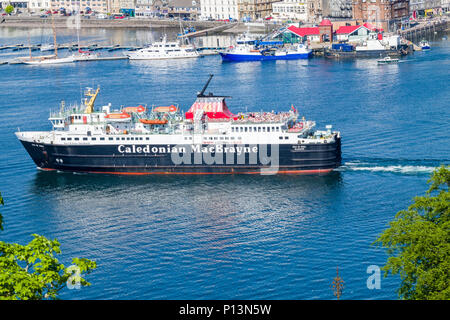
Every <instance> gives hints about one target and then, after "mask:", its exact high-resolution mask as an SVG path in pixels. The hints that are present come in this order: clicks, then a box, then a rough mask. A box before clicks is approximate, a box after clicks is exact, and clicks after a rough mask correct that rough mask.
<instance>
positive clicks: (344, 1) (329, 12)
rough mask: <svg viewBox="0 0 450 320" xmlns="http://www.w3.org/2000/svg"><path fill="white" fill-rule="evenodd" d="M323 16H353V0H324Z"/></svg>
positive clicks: (339, 17) (340, 17)
mask: <svg viewBox="0 0 450 320" xmlns="http://www.w3.org/2000/svg"><path fill="white" fill-rule="evenodd" d="M322 2H323V16H324V17H328V18H338V19H343V18H346V19H348V18H351V17H352V0H328V1H326V0H323V1H322Z"/></svg>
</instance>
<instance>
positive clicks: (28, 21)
mask: <svg viewBox="0 0 450 320" xmlns="http://www.w3.org/2000/svg"><path fill="white" fill-rule="evenodd" d="M4 19H5V20H4V21H3V22H1V20H3V19H2V18H1V17H0V22H1V23H0V28H6V27H17V28H39V27H50V26H51V18H40V17H17V16H11V17H4ZM54 23H55V27H56V28H72V27H75V25H76V21H75V19H74V18H73V17H55V18H54ZM80 23H81V27H82V28H150V27H151V28H178V29H179V28H180V22H179V21H178V20H168V19H136V18H134V19H95V18H90V19H86V18H81V21H80ZM226 24H227V22H222V21H183V22H182V25H183V26H187V25H189V26H193V27H194V28H196V29H198V30H203V29H209V28H214V27H218V26H221V25H223V26H225V25H226Z"/></svg>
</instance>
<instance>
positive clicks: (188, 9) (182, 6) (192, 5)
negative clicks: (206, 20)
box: [168, 0, 200, 19]
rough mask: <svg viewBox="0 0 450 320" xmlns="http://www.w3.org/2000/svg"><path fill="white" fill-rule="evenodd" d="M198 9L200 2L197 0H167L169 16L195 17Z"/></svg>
mask: <svg viewBox="0 0 450 320" xmlns="http://www.w3.org/2000/svg"><path fill="white" fill-rule="evenodd" d="M199 11H200V3H199V1H198V0H197V1H196V0H169V2H168V15H169V17H181V18H190V19H197V17H198V15H199Z"/></svg>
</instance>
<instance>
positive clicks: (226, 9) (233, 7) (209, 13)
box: [200, 0, 239, 20]
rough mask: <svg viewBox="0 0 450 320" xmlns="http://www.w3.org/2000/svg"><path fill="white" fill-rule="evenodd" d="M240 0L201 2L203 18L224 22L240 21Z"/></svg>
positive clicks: (204, 0) (206, 0) (202, 0)
mask: <svg viewBox="0 0 450 320" xmlns="http://www.w3.org/2000/svg"><path fill="white" fill-rule="evenodd" d="M237 2H238V0H201V1H200V9H201V10H200V11H201V18H202V19H203V20H206V19H214V20H224V19H238V18H239V15H238V3H237Z"/></svg>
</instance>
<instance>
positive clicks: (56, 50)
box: [50, 9, 58, 57]
mask: <svg viewBox="0 0 450 320" xmlns="http://www.w3.org/2000/svg"><path fill="white" fill-rule="evenodd" d="M50 10H51V15H52V29H53V45H54V46H55V57H58V45H57V43H56V28H55V19H54V18H53V9H50Z"/></svg>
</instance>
